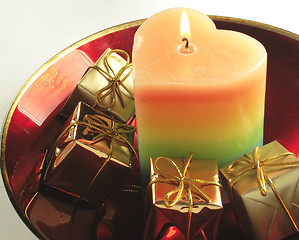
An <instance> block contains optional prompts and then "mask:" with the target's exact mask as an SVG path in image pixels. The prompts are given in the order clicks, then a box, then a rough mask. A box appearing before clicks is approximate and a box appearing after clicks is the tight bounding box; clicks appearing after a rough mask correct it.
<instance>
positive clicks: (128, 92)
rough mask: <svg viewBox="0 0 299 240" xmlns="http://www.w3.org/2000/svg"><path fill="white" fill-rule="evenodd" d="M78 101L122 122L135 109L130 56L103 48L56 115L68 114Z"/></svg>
mask: <svg viewBox="0 0 299 240" xmlns="http://www.w3.org/2000/svg"><path fill="white" fill-rule="evenodd" d="M119 54H122V55H124V56H125V58H126V60H125V59H124V58H122V57H121V56H120V55H119ZM80 101H82V102H85V103H86V104H88V105H89V106H92V107H93V108H94V109H96V110H98V111H101V112H105V113H107V114H112V115H113V116H115V117H116V118H117V119H118V120H120V121H122V122H127V121H128V120H129V119H130V117H131V116H132V114H133V113H134V111H135V105H134V91H133V76H132V64H131V63H130V57H129V55H128V54H127V53H126V52H125V51H123V50H121V49H113V50H111V49H110V48H107V50H106V51H105V52H104V53H103V54H102V55H101V57H100V58H99V59H98V60H97V61H96V63H95V64H94V65H91V66H90V67H89V68H88V69H87V71H86V73H85V74H84V75H83V77H82V79H81V80H80V82H79V83H78V84H77V86H76V88H75V89H74V91H73V92H72V94H71V95H70V97H69V98H68V100H67V102H66V104H65V105H64V107H63V109H62V111H61V112H60V115H62V116H65V117H69V116H70V115H71V113H72V112H73V110H74V108H75V107H76V105H77V103H78V102H80Z"/></svg>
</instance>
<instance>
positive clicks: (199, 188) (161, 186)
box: [144, 154, 222, 240]
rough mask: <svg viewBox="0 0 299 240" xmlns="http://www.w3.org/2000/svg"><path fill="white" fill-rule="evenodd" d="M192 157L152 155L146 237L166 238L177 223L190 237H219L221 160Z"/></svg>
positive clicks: (151, 239) (187, 237)
mask: <svg viewBox="0 0 299 240" xmlns="http://www.w3.org/2000/svg"><path fill="white" fill-rule="evenodd" d="M191 159H192V154H190V156H189V158H188V159H187V160H186V159H183V158H182V159H170V158H168V157H158V158H151V161H150V164H151V182H150V183H149V188H148V196H147V205H146V208H147V221H146V227H145V233H144V239H146V240H153V239H156V238H157V237H158V238H159V239H163V237H165V236H163V235H164V234H166V233H167V232H169V230H170V229H171V228H172V227H173V226H175V228H177V229H179V230H180V231H181V233H177V234H178V235H182V234H184V235H185V238H186V239H205V237H206V238H207V239H211V240H212V239H215V238H216V234H217V228H218V223H219V219H220V215H221V212H222V202H221V194H220V184H219V179H218V168H217V161H214V160H196V159H193V160H191ZM169 228H170V229H169ZM178 239H179V238H178Z"/></svg>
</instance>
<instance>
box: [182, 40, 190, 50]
mask: <svg viewBox="0 0 299 240" xmlns="http://www.w3.org/2000/svg"><path fill="white" fill-rule="evenodd" d="M182 41H186V45H185V48H189V40H188V39H187V38H183V39H182Z"/></svg>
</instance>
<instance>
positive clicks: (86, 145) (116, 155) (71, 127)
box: [43, 102, 136, 206]
mask: <svg viewBox="0 0 299 240" xmlns="http://www.w3.org/2000/svg"><path fill="white" fill-rule="evenodd" d="M66 126H67V127H66V128H65V129H64V131H63V132H62V133H61V135H60V136H59V137H58V139H57V140H56V142H55V143H54V145H53V147H52V149H51V150H50V151H49V152H48V154H47V157H46V162H47V169H46V171H45V176H44V179H43V184H45V185H48V186H51V187H54V188H56V189H59V190H61V191H64V192H67V193H69V194H72V195H74V196H77V197H78V198H80V199H84V200H86V201H88V202H90V203H93V204H95V205H98V206H101V204H102V203H103V202H104V201H105V199H106V198H107V196H108V195H109V194H110V193H111V192H112V191H113V188H114V187H115V186H116V185H117V184H118V183H119V182H120V180H121V179H122V178H123V177H124V176H125V175H126V173H127V172H128V171H129V170H130V168H131V163H132V158H133V154H136V152H135V151H134V149H133V146H132V143H133V138H134V132H135V128H134V127H133V126H130V125H128V124H124V123H121V122H119V121H116V120H114V119H113V118H111V117H108V116H105V115H100V114H99V113H96V112H94V111H93V110H92V109H91V108H89V107H88V106H87V105H86V104H84V103H82V102H80V103H79V104H78V105H77V107H76V109H75V111H74V113H73V115H72V116H71V117H70V119H69V120H68V121H67V123H66Z"/></svg>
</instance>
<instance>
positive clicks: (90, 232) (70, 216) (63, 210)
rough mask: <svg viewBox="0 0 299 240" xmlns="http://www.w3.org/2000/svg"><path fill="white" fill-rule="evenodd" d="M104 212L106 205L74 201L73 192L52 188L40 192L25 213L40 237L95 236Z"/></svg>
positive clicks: (71, 239)
mask: <svg viewBox="0 0 299 240" xmlns="http://www.w3.org/2000/svg"><path fill="white" fill-rule="evenodd" d="M104 214H105V209H104V208H103V207H102V208H96V207H94V206H92V205H90V204H88V203H86V202H85V201H75V199H74V197H73V196H71V195H68V194H66V193H63V192H61V191H58V190H55V189H53V188H44V189H42V190H41V191H39V192H37V193H36V194H35V195H34V196H33V198H32V199H31V201H30V202H29V203H28V206H27V207H26V208H25V216H26V217H27V219H28V220H29V221H30V223H31V224H32V226H33V227H34V228H35V229H36V230H38V234H39V235H41V236H38V237H39V238H41V239H55V240H65V239H69V240H81V239H96V236H97V232H96V228H95V226H97V225H98V224H99V221H100V220H101V219H102V218H103V216H104Z"/></svg>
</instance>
